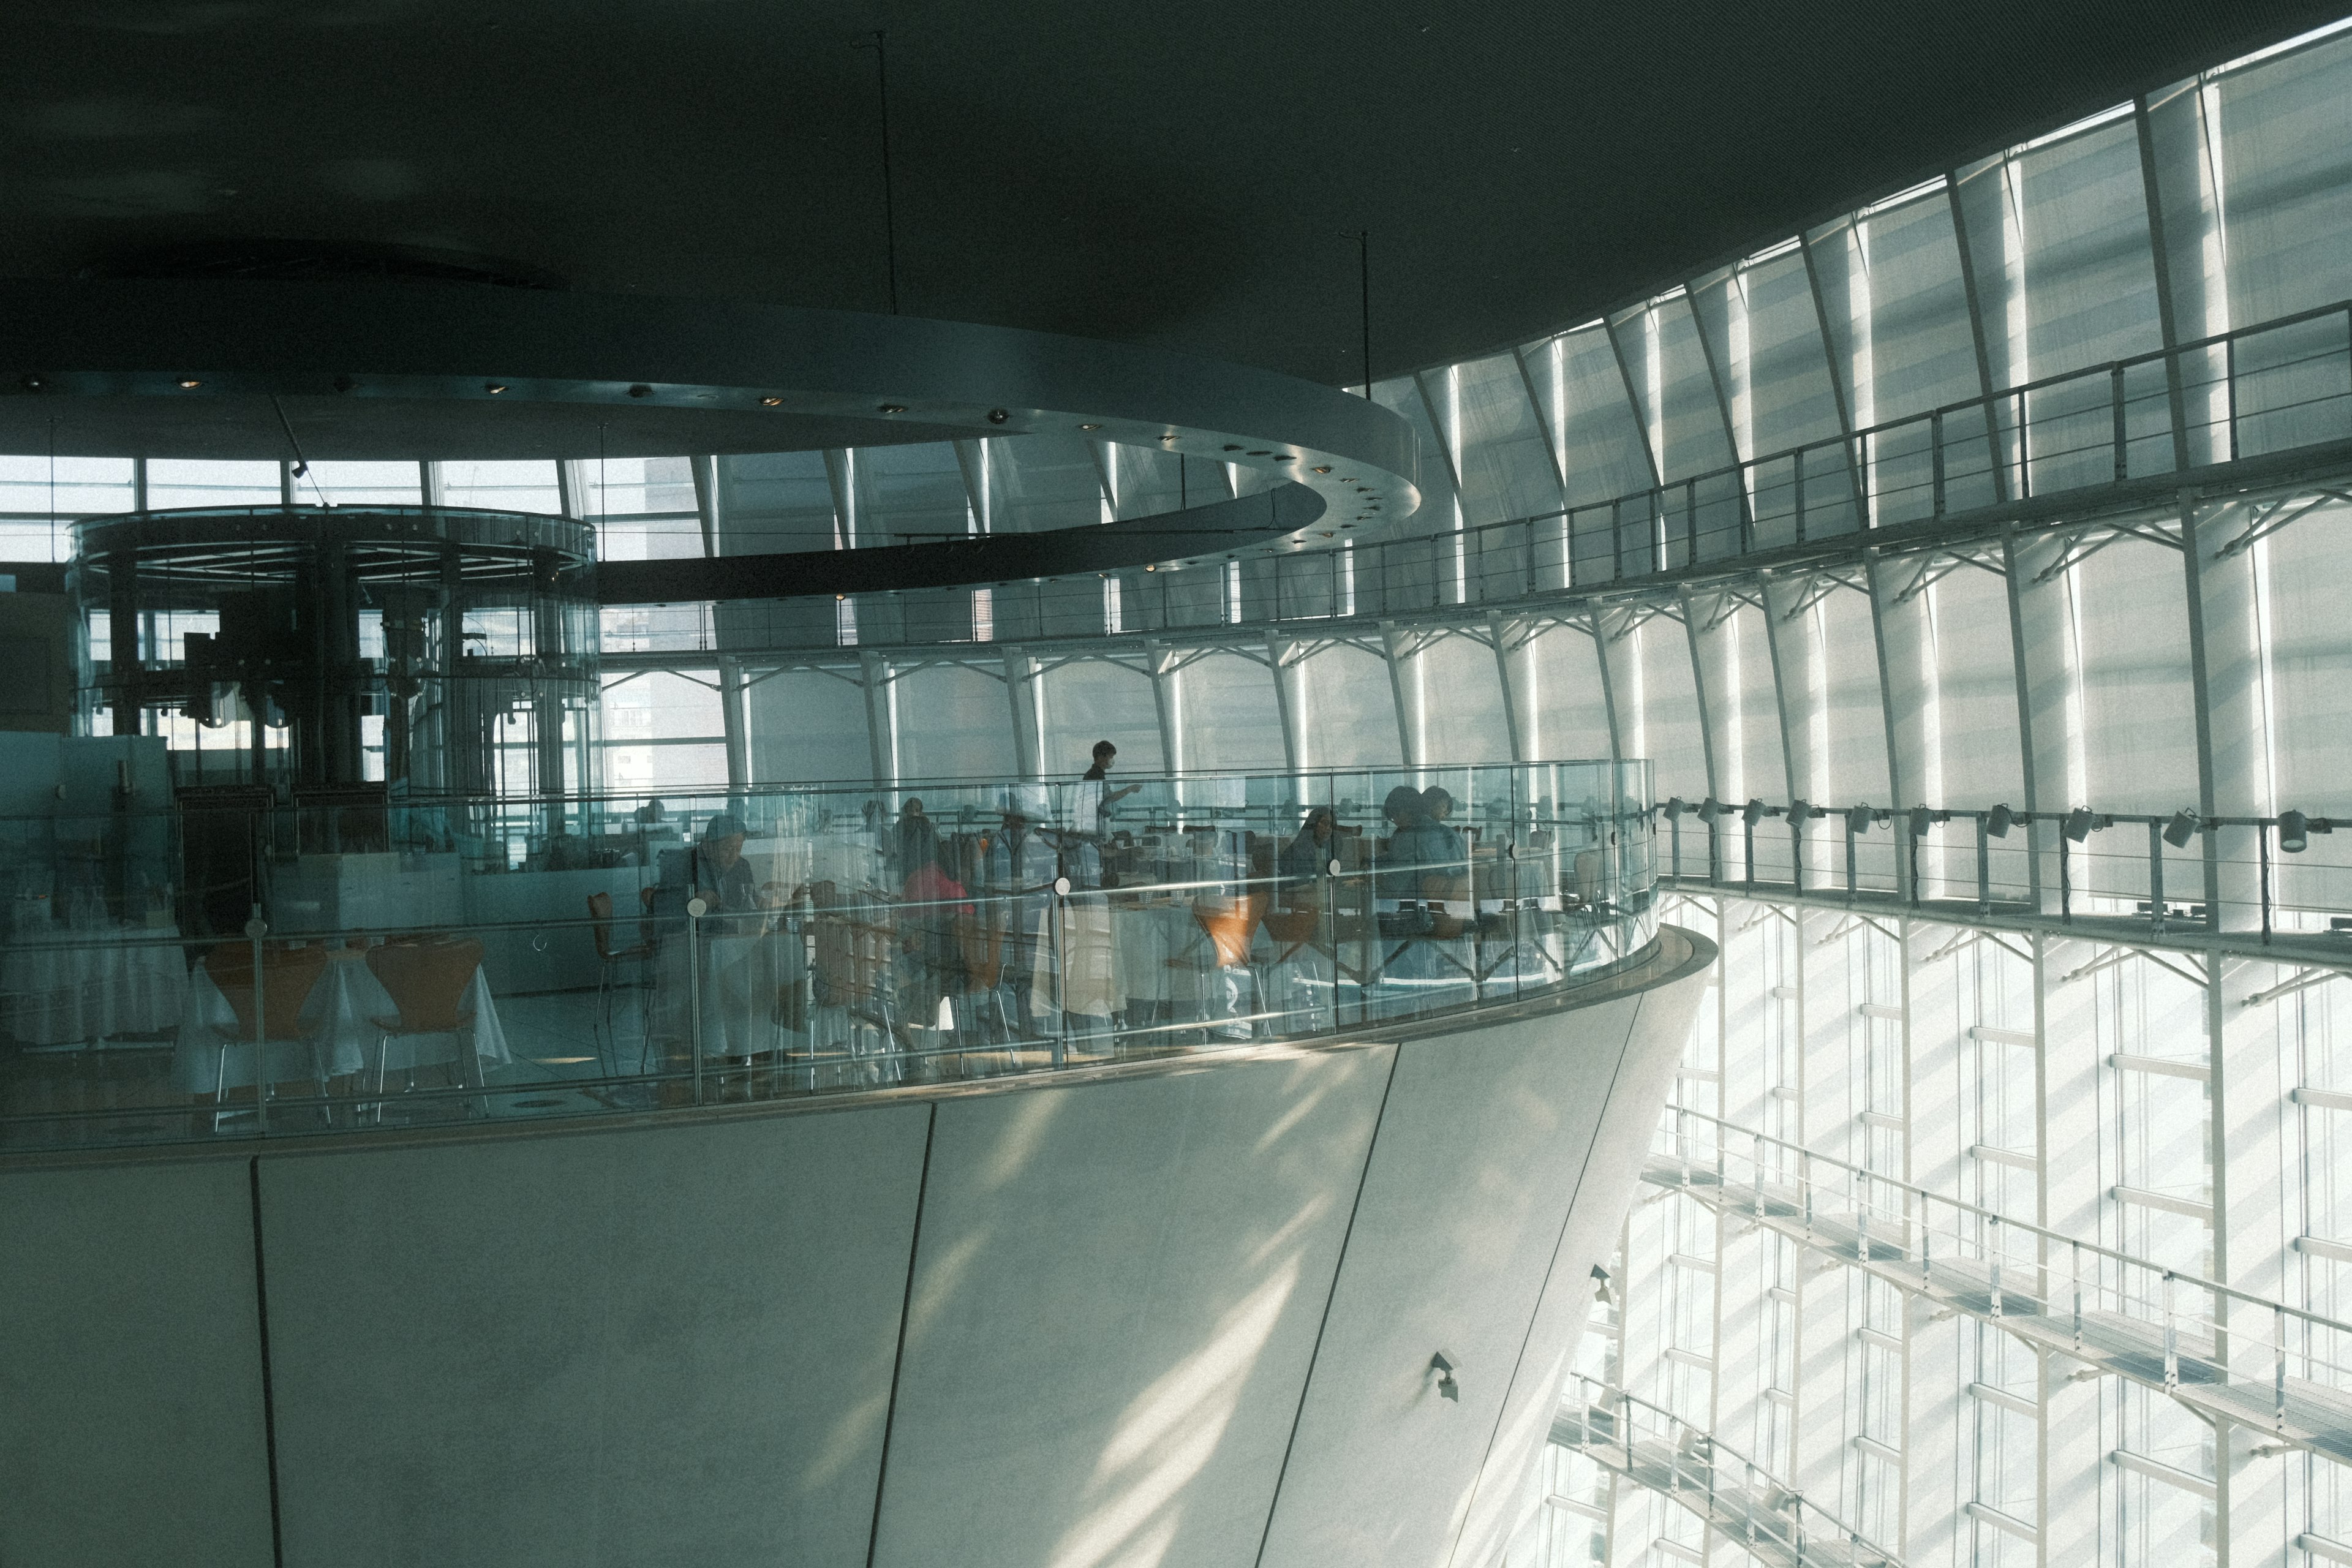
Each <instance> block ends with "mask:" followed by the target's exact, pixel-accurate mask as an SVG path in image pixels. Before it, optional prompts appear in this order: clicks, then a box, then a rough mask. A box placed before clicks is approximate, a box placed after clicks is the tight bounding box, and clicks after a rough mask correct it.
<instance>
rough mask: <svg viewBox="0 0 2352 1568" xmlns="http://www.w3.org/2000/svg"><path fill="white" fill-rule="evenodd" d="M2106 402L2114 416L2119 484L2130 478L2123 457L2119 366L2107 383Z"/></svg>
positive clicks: (2122, 376) (2121, 384) (2121, 378)
mask: <svg viewBox="0 0 2352 1568" xmlns="http://www.w3.org/2000/svg"><path fill="white" fill-rule="evenodd" d="M2108 402H2109V404H2110V405H2111V406H2112V408H2113V410H2114V414H2115V426H2116V437H2115V438H2116V483H2117V484H2121V483H2122V482H2123V481H2124V480H2125V479H2129V478H2130V477H2131V469H2130V466H2129V464H2128V463H2127V462H2126V458H2125V456H2124V450H2125V443H2124V367H2123V366H2122V365H2120V364H2118V365H2117V366H2116V368H2115V370H2114V372H2113V374H2112V376H2111V379H2110V381H2109V384H2108Z"/></svg>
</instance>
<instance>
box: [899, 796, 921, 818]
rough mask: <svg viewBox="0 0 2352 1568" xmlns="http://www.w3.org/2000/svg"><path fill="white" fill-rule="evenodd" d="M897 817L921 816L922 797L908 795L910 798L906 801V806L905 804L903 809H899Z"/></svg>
mask: <svg viewBox="0 0 2352 1568" xmlns="http://www.w3.org/2000/svg"><path fill="white" fill-rule="evenodd" d="M899 815H901V816H922V815H923V797H922V796H921V795H910V796H908V800H907V804H906V805H905V806H904V807H903V808H901V810H900V813H899Z"/></svg>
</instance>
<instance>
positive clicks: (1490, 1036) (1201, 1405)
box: [0, 973, 1701, 1568]
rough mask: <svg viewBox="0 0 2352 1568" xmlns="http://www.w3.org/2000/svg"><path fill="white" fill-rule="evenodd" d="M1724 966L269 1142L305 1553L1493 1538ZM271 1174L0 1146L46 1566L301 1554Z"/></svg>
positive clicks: (1243, 1546) (2, 1203)
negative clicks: (1397, 1036) (1495, 1002)
mask: <svg viewBox="0 0 2352 1568" xmlns="http://www.w3.org/2000/svg"><path fill="white" fill-rule="evenodd" d="M1700 984H1701V981H1700V979H1699V977H1698V975H1697V974H1696V973H1693V974H1690V975H1688V976H1686V977H1685V979H1684V980H1682V981H1681V982H1679V983H1678V985H1677V986H1676V987H1675V988H1672V989H1670V990H1669V991H1666V992H1661V991H1659V990H1657V989H1653V990H1651V991H1649V992H1647V993H1634V994H1625V995H1621V996H1617V997H1613V998H1610V999H1605V1000H1598V1001H1595V1002H1592V1003H1591V1004H1589V1005H1585V1006H1582V1007H1578V1008H1572V1009H1570V1010H1567V1011H1564V1012H1559V1013H1554V1014H1551V1015H1549V1016H1535V1017H1528V1018H1521V1019H1517V1020H1513V1021H1509V1022H1500V1023H1496V1022H1490V1023H1488V1024H1486V1025H1485V1026H1479V1027H1475V1028H1470V1029H1465V1030H1462V1031H1460V1032H1458V1033H1456V1034H1454V1035H1450V1036H1442V1037H1428V1038H1423V1039H1417V1040H1412V1041H1410V1042H1408V1043H1406V1044H1404V1045H1402V1046H1386V1045H1377V1046H1365V1047H1333V1048H1329V1049H1322V1050H1313V1051H1307V1052H1304V1053H1301V1054H1299V1055H1297V1056H1296V1057H1291V1058H1276V1059H1263V1060H1255V1061H1252V1060H1238V1061H1236V1060H1228V1061H1223V1062H1205V1063H1200V1064H1193V1065H1189V1066H1187V1067H1185V1068H1181V1069H1179V1070H1175V1071H1171V1072H1155V1073H1146V1074H1141V1075H1138V1076H1131V1077H1126V1078H1119V1079H1108V1080H1104V1081H1097V1082H1091V1083H1071V1084H1063V1085H1057V1086H1055V1087H1052V1088H1025V1087H1018V1086H1013V1085H1000V1086H990V1087H988V1088H986V1089H982V1091H981V1092H978V1093H971V1094H965V1095H960V1096H955V1097H950V1098H946V1099H941V1100H936V1101H932V1102H929V1103H920V1102H915V1103H908V1102H900V1103H895V1104H882V1105H868V1106H863V1107H856V1108H846V1109H841V1110H824V1111H821V1112H817V1113H805V1112H803V1113H798V1114H783V1115H764V1114H756V1113H755V1114H750V1115H730V1116H727V1117H725V1118H724V1119H719V1120H698V1119H692V1118H684V1119H678V1120H666V1121H660V1122H656V1123H646V1122H635V1123H633V1124H627V1125H622V1124H617V1123H616V1124H615V1125H612V1126H608V1127H603V1128H593V1129H583V1130H582V1131H577V1132H574V1133H570V1134H565V1135H550V1134H547V1133H545V1132H538V1133H520V1134H516V1135H510V1136H498V1137H489V1138H476V1139H454V1140H452V1139H425V1140H421V1141H418V1142H414V1143H409V1144H404V1145H401V1146H379V1147H373V1148H370V1147H365V1146H363V1145H362V1144H360V1143H358V1142H347V1143H344V1144H342V1145H341V1146H339V1147H337V1146H330V1147H323V1148H320V1149H317V1150H315V1151H301V1152H295V1151H290V1150H284V1149H273V1150H271V1151H270V1152H267V1153H265V1154H263V1155H262V1156H260V1173H261V1195H262V1225H261V1233H260V1234H261V1240H262V1242H263V1244H264V1261H265V1262H266V1265H267V1271H268V1307H269V1324H270V1340H269V1349H270V1365H271V1369H272V1373H273V1384H272V1386H273V1393H274V1410H275V1431H276V1436H277V1447H278V1496H279V1502H280V1510H281V1518H282V1532H283V1538H284V1544H285V1561H286V1563H289V1564H291V1565H292V1568H327V1565H332V1568H347V1565H349V1568H372V1565H374V1564H385V1565H390V1564H404V1565H405V1564H411V1563H433V1564H436V1568H440V1565H443V1564H454V1565H465V1564H473V1563H480V1564H484V1565H486V1568H487V1565H489V1564H496V1565H498V1568H508V1565H511V1564H538V1563H546V1564H551V1565H553V1564H562V1565H563V1568H602V1565H607V1564H610V1565H618V1564H631V1565H634V1564H638V1563H670V1562H675V1563H694V1564H697V1565H702V1564H710V1565H714V1568H719V1565H728V1564H736V1563H743V1564H755V1563H756V1564H769V1563H793V1564H795V1565H799V1564H815V1565H829V1564H839V1565H843V1568H856V1565H858V1564H863V1563H866V1560H867V1542H868V1535H869V1531H872V1530H873V1529H874V1527H875V1525H876V1523H877V1484H878V1485H879V1487H880V1494H879V1506H878V1521H879V1539H878V1542H877V1553H876V1557H875V1561H876V1562H877V1563H884V1564H888V1565H891V1568H928V1565H929V1564H931V1563H1020V1564H1024V1568H1025V1565H1028V1564H1040V1565H1045V1568H1110V1565H1111V1564H1133V1565H1136V1568H1144V1565H1150V1568H1177V1565H1180V1564H1202V1565H1213V1568H1227V1565H1229V1564H1241V1563H1254V1562H1257V1561H1259V1549H1260V1542H1261V1541H1262V1540H1263V1541H1264V1542H1265V1554H1264V1557H1263V1562H1264V1563H1265V1564H1267V1565H1269V1568H1275V1565H1278V1568H1291V1565H1293V1564H1323V1563H1345V1564H1349V1568H1355V1565H1357V1564H1362V1563H1381V1564H1384V1565H1386V1564H1405V1565H1416V1568H1417V1565H1419V1564H1424V1563H1426V1564H1430V1565H1432V1568H1435V1565H1437V1564H1444V1563H1449V1561H1450V1562H1451V1563H1453V1564H1454V1568H1481V1564H1482V1563H1483V1561H1484V1559H1483V1558H1482V1557H1481V1556H1480V1555H1479V1553H1480V1552H1483V1551H1484V1550H1485V1548H1486V1544H1487V1543H1488V1542H1498V1541H1500V1540H1502V1539H1504V1538H1506V1537H1507V1533H1508V1529H1509V1526H1510V1523H1511V1521H1512V1516H1513V1513H1514V1510H1517V1508H1518V1506H1519V1505H1520V1503H1521V1502H1522V1501H1523V1500H1524V1499H1523V1496H1522V1494H1523V1492H1524V1490H1525V1489H1524V1488H1523V1487H1522V1486H1521V1485H1520V1484H1519V1480H1520V1478H1521V1477H1523V1476H1524V1474H1525V1468H1526V1465H1527V1463H1528V1461H1529V1460H1530V1459H1531V1458H1532V1456H1533V1454H1534V1452H1535V1446H1536V1445H1537V1444H1539V1443H1540V1441H1541V1434H1542V1430H1543V1426H1544V1425H1545V1424H1546V1422H1547V1421H1548V1415H1549V1405H1550V1401H1551V1400H1552V1398H1553V1397H1554V1395H1555V1394H1556V1392H1557V1386H1558V1373H1559V1369H1560V1368H1561V1367H1563V1366H1564V1365H1565V1364H1566V1363H1567V1360H1568V1357H1569V1356H1570V1352H1572V1349H1573V1345H1574V1342H1575V1339H1576V1336H1577V1334H1578V1332H1579V1331H1580V1329H1581V1326H1582V1322H1583V1319H1584V1312H1583V1307H1584V1304H1585V1302H1586V1301H1587V1300H1589V1298H1590V1291H1591V1286H1590V1282H1589V1279H1587V1277H1586V1276H1587V1271H1588V1270H1589V1268H1590V1267H1591V1262H1592V1261H1593V1260H1594V1259H1595V1258H1598V1257H1599V1256H1600V1255H1601V1253H1602V1252H1604V1251H1605V1250H1606V1249H1607V1247H1608V1242H1609V1238H1610V1237H1611V1235H1612V1234H1613V1231H1614V1228H1615V1226H1616V1225H1617V1223H1618V1220H1619V1216H1620V1215H1621V1214H1622V1210H1623V1207H1624V1205H1625V1204H1626V1203H1627V1202H1628V1201H1629V1200H1630V1196H1631V1194H1632V1192H1633V1180H1634V1175H1635V1170H1636V1166H1637V1164H1638V1156H1639V1151H1640V1149H1641V1147H1642V1145H1643V1142H1645V1141H1646V1139H1647V1137H1648V1135H1649V1131H1650V1129H1651V1127H1652V1125H1653V1123H1654V1120H1655V1117H1656V1114H1657V1110H1658V1107H1659V1105H1660V1104H1661V1103H1662V1102H1663V1100H1664V1093H1665V1089H1666V1086H1667V1083H1668V1081H1669V1078H1670V1075H1671V1071H1672V1066H1673V1061H1674V1058H1675V1055H1676V1054H1677V1053H1678V1052H1679V1049H1680V1047H1681V1045H1682V1040H1683V1036H1684V1033H1685V1029H1686V1026H1687V1021H1688V1017H1689V1013H1690V1007H1691V1005H1692V1001H1693V1000H1695V998H1696V992H1697V990H1698V988H1699V986H1700ZM1682 991H1687V992H1688V993H1689V994H1690V995H1689V996H1688V997H1685V996H1684V995H1682V994H1680V992H1682ZM1637 1019H1638V1023H1639V1026H1638V1027H1637V1026H1636V1024H1637ZM1629 1038H1630V1039H1631V1040H1632V1042H1633V1043H1632V1045H1631V1047H1629V1046H1628V1040H1629ZM1376 1122H1377V1123H1378V1131H1377V1133H1376V1132H1375V1123H1376ZM927 1146H928V1149H929V1165H928V1173H927V1167H926V1148H927ZM247 1167H248V1160H247V1157H245V1156H236V1157H230V1158H221V1157H199V1158H194V1159H190V1160H184V1161H179V1162H156V1163H127V1164H124V1165H122V1166H119V1167H115V1168H111V1169H100V1168H85V1169H79V1170H72V1171H52V1172H39V1171H32V1170H19V1171H16V1172H6V1173H0V1244H5V1247H6V1248H7V1251H6V1254H5V1256H6V1257H7V1258H10V1259H11V1260H12V1261H13V1260H16V1259H22V1258H37V1259H39V1260H40V1262H39V1267H38V1268H37V1269H28V1268H24V1267H21V1266H20V1267H16V1268H8V1269H0V1313H5V1316H0V1322H5V1323H6V1324H8V1325H10V1331H9V1333H8V1334H7V1335H6V1336H5V1338H0V1563H6V1564H7V1565H8V1568H19V1565H20V1564H21V1565H24V1568H50V1565H51V1564H56V1565H58V1568H83V1565H85V1564H93V1563H95V1564H104V1563H114V1562H122V1563H142V1564H143V1563H152V1562H161V1561H172V1562H184V1563H233V1564H240V1565H241V1564H246V1563H253V1564H256V1565H260V1564H266V1563H268V1562H269V1537H268V1483H269V1475H268V1466H267V1463H266V1460H265V1458H264V1453H263V1447H262V1440H263V1432H262V1422H261V1415H260V1409H261V1397H260V1352H259V1333H258V1319H257V1312H256V1310H255V1300H254V1289H253V1278H254V1276H253V1270H254V1263H255V1257H254V1251H253V1242H254V1229H253V1223H252V1213H251V1204H250V1198H249V1193H248V1188H247ZM919 1190H921V1192H922V1194H923V1197H922V1200H921V1207H922V1215H921V1222H920V1230H919V1242H918V1239H917V1238H918V1226H917V1213H916V1210H917V1205H918V1196H917V1194H918V1191H919ZM1343 1250H1344V1253H1345V1258H1344V1261H1343V1260H1342V1252H1343ZM910 1258H911V1265H910ZM910 1268H911V1274H910ZM909 1292H911V1297H910V1295H909ZM909 1300H911V1305H912V1311H911V1313H910V1315H909V1317H908V1335H907V1339H906V1345H905V1351H904V1355H903V1358H901V1356H900V1352H899V1317H900V1310H901V1306H902V1303H905V1302H908V1301H909ZM25 1325H30V1330H31V1331H30V1332H26V1330H25ZM1440 1350H1442V1351H1444V1352H1445V1353H1446V1354H1447V1355H1448V1356H1449V1357H1450V1358H1451V1359H1453V1360H1454V1363H1456V1365H1457V1366H1458V1367H1459V1369H1460V1379H1461V1391H1462V1398H1461V1401H1460V1402H1459V1403H1458V1404H1457V1403H1454V1402H1451V1401H1446V1400H1442V1399H1441V1398H1440V1397H1439V1396H1438V1394H1437V1393H1436V1390H1435V1388H1434V1385H1433V1379H1432V1378H1431V1377H1430V1376H1429V1374H1428V1371H1427V1368H1428V1363H1429V1357H1430V1355H1431V1354H1432V1353H1433V1352H1437V1351H1440ZM894 1377H895V1380H896V1381H895V1390H896V1398H895V1405H894V1403H893V1389H894ZM886 1427H887V1433H888V1439H887V1447H888V1458H887V1473H886V1469H885V1464H884V1446H885V1431H886ZM1277 1487H1278V1489H1279V1499H1278V1501H1277V1500H1276V1493H1277ZM1269 1519H1270V1522H1269ZM158 1543H161V1544H160V1546H159V1544H158ZM1449 1554H1451V1555H1450V1558H1449Z"/></svg>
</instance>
